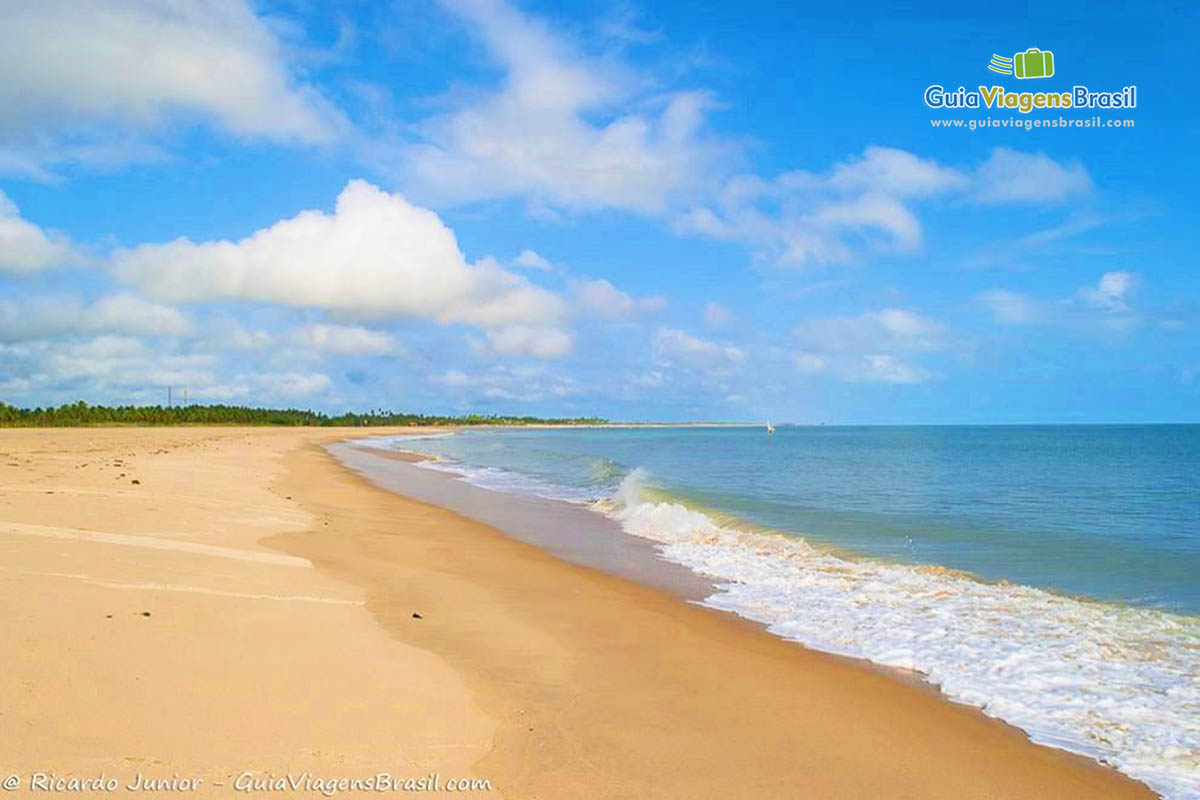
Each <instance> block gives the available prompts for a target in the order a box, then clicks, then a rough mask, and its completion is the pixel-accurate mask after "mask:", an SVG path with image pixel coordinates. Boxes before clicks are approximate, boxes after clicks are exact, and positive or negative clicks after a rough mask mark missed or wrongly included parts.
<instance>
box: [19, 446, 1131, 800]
mask: <svg viewBox="0 0 1200 800" xmlns="http://www.w3.org/2000/svg"><path fill="white" fill-rule="evenodd" d="M371 433H379V431H372V432H371ZM345 436H346V432H344V431H343V432H331V431H314V430H303V429H301V430H296V429H289V430H270V429H249V430H244V429H242V430H239V429H103V430H98V429H75V430H45V431H0V453H2V454H3V457H0V553H2V554H3V556H2V559H0V566H2V568H3V569H2V571H0V575H3V577H4V580H3V581H2V582H0V613H2V614H3V615H4V618H5V621H6V624H5V625H4V626H3V627H2V628H0V647H2V648H3V651H4V652H5V653H7V654H13V656H11V657H10V658H9V659H8V663H7V664H6V668H5V670H3V672H2V673H0V713H2V715H3V716H2V717H0V720H2V721H3V724H0V754H2V755H0V759H2V760H3V761H4V763H3V764H0V769H2V770H8V771H10V772H12V773H14V774H17V773H20V774H27V773H29V772H31V771H33V770H35V769H40V770H43V771H49V770H57V771H58V772H60V773H73V774H90V773H93V772H95V771H98V770H107V771H108V773H109V774H114V773H115V774H117V775H119V776H121V777H122V778H132V776H133V774H134V773H135V772H137V771H138V770H143V771H157V773H158V774H161V773H167V775H168V776H169V774H170V773H172V772H175V773H179V774H191V773H196V774H203V775H205V776H206V777H208V778H209V779H210V780H216V779H221V778H222V777H223V778H224V779H226V780H228V779H229V778H230V777H232V776H235V775H236V774H237V773H238V772H240V771H242V770H246V769H253V770H256V771H260V772H262V771H274V772H276V773H278V772H281V771H284V770H302V769H305V770H311V771H312V772H313V773H314V774H322V775H340V774H359V773H362V772H374V771H378V770H390V772H392V773H405V774H410V775H417V774H422V773H427V772H433V771H437V772H440V773H441V774H442V775H443V776H447V775H455V776H467V775H470V776H475V777H482V778H487V779H490V780H491V781H492V782H493V783H494V784H495V786H496V787H497V788H498V789H499V791H500V792H501V793H502V794H503V795H504V796H507V797H520V798H547V799H550V798H618V797H619V798H680V797H697V798H709V797H711V798H728V797H734V798H738V797H745V798H749V797H755V798H763V797H778V798H803V797H813V798H864V797H886V798H951V797H953V798H1048V797H1053V798H1089V799H1090V798H1097V797H1104V798H1135V797H1136V798H1147V797H1152V796H1153V795H1152V794H1151V793H1150V792H1149V791H1147V790H1146V789H1145V788H1144V787H1142V786H1140V785H1139V784H1136V783H1134V782H1132V781H1129V780H1126V779H1124V778H1123V777H1121V776H1120V775H1118V774H1117V773H1115V772H1113V771H1111V770H1108V769H1105V768H1103V767H1101V766H1099V765H1097V764H1094V763H1092V762H1089V761H1087V760H1086V759H1083V758H1079V757H1076V756H1072V755H1070V754H1067V753H1063V752H1060V751H1055V750H1051V749H1049V748H1045V747H1040V746H1036V745H1032V744H1030V743H1029V742H1028V740H1027V739H1026V738H1025V737H1024V735H1023V734H1022V733H1021V732H1020V731H1017V730H1016V729H1013V728H1011V727H1009V726H1006V725H1004V724H1002V723H999V722H997V721H995V720H991V719H988V718H986V717H984V716H983V715H982V714H980V713H978V712H976V711H974V710H972V709H969V708H965V707H962V706H957V705H954V704H951V703H948V702H946V701H944V700H943V699H941V698H940V697H938V696H937V695H936V694H935V693H934V692H933V691H931V690H929V689H928V688H927V687H919V686H912V685H906V684H905V683H903V682H900V681H897V680H894V679H892V678H890V677H888V676H886V675H882V674H880V673H879V672H877V671H874V670H870V669H865V668H863V667H861V666H859V665H856V664H855V663H854V662H849V661H846V660H844V659H838V658H835V657H831V656H826V655H824V654H820V653H815V652H811V651H808V650H805V649H803V648H801V647H798V646H796V645H793V644H789V643H787V642H783V641H782V640H779V639H776V638H775V637H772V636H770V635H769V634H766V633H765V632H763V631H761V630H759V629H758V628H756V627H755V626H752V625H749V624H746V623H744V622H741V621H739V620H737V619H735V618H733V617H730V616H728V615H724V614H720V613H716V612H713V611H711V610H708V609H704V608H700V607H697V606H695V605H690V604H688V603H685V602H683V601H681V600H680V599H678V598H677V597H675V596H673V595H672V594H670V593H669V592H667V591H663V590H661V589H658V588H653V587H651V586H646V585H642V584H640V583H637V582H634V581H631V580H628V579H627V578H624V577H621V576H620V575H614V574H608V573H606V572H604V571H600V570H597V569H591V568H586V567H583V566H579V565H576V564H572V563H568V562H565V561H564V560H562V559H560V558H557V557H555V556H554V555H551V554H550V553H549V552H547V551H546V550H545V549H542V548H541V547H538V546H534V545H532V544H529V543H527V542H523V541H519V540H517V539H514V538H512V537H510V536H506V535H504V534H503V533H501V532H500V531H498V530H496V529H495V528H493V527H489V526H487V525H484V524H482V523H481V522H478V521H475V520H471V519H467V518H466V517H463V516H460V515H458V514H455V513H453V512H451V511H448V510H446V509H443V508H439V507H436V506H433V505H429V504H426V503H422V502H419V501H415V500H412V499H407V498H405V497H402V496H400V495H398V494H396V493H394V492H391V491H386V490H384V489H382V488H379V487H377V486H374V485H372V484H370V483H369V482H368V481H367V480H365V479H364V478H363V477H362V476H361V475H359V474H356V473H355V472H353V471H352V470H350V469H349V468H347V467H345V466H343V465H342V464H340V463H338V462H337V461H336V460H335V459H334V458H333V456H332V455H331V454H330V453H329V452H327V451H326V450H325V449H324V447H323V445H325V444H328V443H330V442H331V440H333V439H337V438H345ZM118 462H119V463H118ZM122 473H124V474H123V475H122ZM134 479H137V480H139V483H138V484H133V483H132V482H131V481H132V480H134ZM396 488H403V487H396ZM49 492H53V494H49ZM517 522H519V520H517ZM113 537H117V538H113ZM122 537H129V538H135V539H138V540H139V541H137V542H130V541H127V540H126V539H125V538H122ZM210 548H212V549H210ZM146 611H149V612H151V616H148V617H147V616H143V612H146ZM196 794H197V793H193V796H195V795H196ZM198 794H200V795H205V796H230V795H232V794H233V792H232V791H230V790H228V789H227V788H225V789H217V788H213V787H205V789H203V790H201V791H200V792H199V793H198ZM476 796H482V795H476Z"/></svg>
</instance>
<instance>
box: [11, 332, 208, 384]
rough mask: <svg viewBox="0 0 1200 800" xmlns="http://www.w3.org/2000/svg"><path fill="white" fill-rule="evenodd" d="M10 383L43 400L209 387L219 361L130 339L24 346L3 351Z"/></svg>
mask: <svg viewBox="0 0 1200 800" xmlns="http://www.w3.org/2000/svg"><path fill="white" fill-rule="evenodd" d="M0 355H3V360H4V361H5V362H6V365H7V366H8V372H9V375H11V376H12V378H10V380H14V381H15V382H17V383H19V385H20V389H21V390H24V391H32V392H36V393H38V394H39V396H44V395H45V393H47V392H49V391H54V390H60V389H65V390H68V391H74V392H76V393H77V394H78V392H79V391H80V390H86V391H87V392H88V393H89V394H95V393H96V392H101V393H102V392H107V391H112V390H117V391H120V392H122V393H124V392H126V391H129V390H133V391H144V390H146V389H147V387H167V386H181V385H193V386H203V385H209V384H211V383H212V382H213V380H214V368H215V366H216V359H215V357H214V356H212V355H207V354H180V353H175V352H170V351H162V350H158V349H155V348H152V347H149V346H148V345H147V344H146V343H144V342H143V341H141V340H140V339H137V338H134V337H130V336H118V335H107V334H106V335H101V336H97V337H95V338H91V339H87V340H83V341H72V342H65V343H64V342H47V341H37V342H21V343H18V344H11V345H0Z"/></svg>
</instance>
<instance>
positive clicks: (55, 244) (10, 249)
mask: <svg viewBox="0 0 1200 800" xmlns="http://www.w3.org/2000/svg"><path fill="white" fill-rule="evenodd" d="M0 74H2V73H0ZM78 258H80V255H79V253H78V252H77V251H76V250H75V248H74V247H73V246H72V244H71V242H70V240H69V239H68V238H67V237H66V236H63V235H62V234H58V233H54V232H52V231H45V230H43V229H41V228H39V227H38V226H37V225H34V224H33V223H32V222H29V221H28V220H25V219H22V218H21V214H20V211H19V210H18V209H17V205H16V203H14V202H13V201H12V200H10V199H9V198H8V196H7V195H6V194H4V192H2V191H0V273H4V272H8V273H11V274H17V275H27V274H30V273H33V272H37V271H38V270H42V269H47V268H49V267H58V266H63V265H64V264H67V263H69V262H71V261H72V260H75V259H78Z"/></svg>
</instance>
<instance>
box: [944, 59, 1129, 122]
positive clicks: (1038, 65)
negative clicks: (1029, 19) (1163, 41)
mask: <svg viewBox="0 0 1200 800" xmlns="http://www.w3.org/2000/svg"><path fill="white" fill-rule="evenodd" d="M987 68H988V69H989V70H991V71H992V72H995V73H998V74H1000V75H1011V76H1013V77H1014V78H1018V79H1020V80H1027V79H1029V78H1053V77H1055V75H1056V72H1055V64H1054V53H1052V52H1050V51H1049V50H1039V49H1038V48H1036V47H1031V48H1029V49H1028V50H1025V51H1024V52H1020V53H1014V54H1013V56H1012V58H1009V57H1008V56H1002V55H1000V54H999V53H995V54H993V55H992V59H991V61H989V62H988V65H987ZM1037 88H1038V91H1023V90H1015V91H1014V90H1010V89H1008V88H1006V87H1004V86H999V85H996V84H993V85H991V86H985V85H982V84H980V85H978V86H977V87H976V88H975V89H968V88H967V87H966V86H962V85H960V86H958V87H957V89H948V88H947V87H946V86H945V85H944V84H941V83H935V84H931V85H930V86H929V87H928V88H926V89H925V105H926V106H928V107H929V108H938V109H989V110H995V111H1016V112H1017V113H1019V114H1035V115H1037V114H1041V113H1044V112H1049V113H1060V112H1061V111H1063V110H1067V109H1074V110H1076V111H1082V110H1085V109H1086V110H1092V109H1096V110H1109V109H1118V108H1137V100H1138V97H1137V86H1132V85H1131V86H1125V87H1123V88H1121V89H1118V90H1116V91H1099V92H1097V91H1093V90H1092V89H1090V88H1089V87H1087V86H1086V85H1083V84H1079V83H1076V84H1073V85H1070V86H1055V85H1054V84H1053V83H1051V84H1049V85H1044V86H1039V87H1037Z"/></svg>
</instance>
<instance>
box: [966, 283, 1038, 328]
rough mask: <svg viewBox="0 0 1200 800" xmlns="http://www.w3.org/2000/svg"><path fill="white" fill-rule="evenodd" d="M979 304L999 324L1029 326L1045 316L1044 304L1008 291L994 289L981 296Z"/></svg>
mask: <svg viewBox="0 0 1200 800" xmlns="http://www.w3.org/2000/svg"><path fill="white" fill-rule="evenodd" d="M978 300H979V302H980V303H981V304H982V305H983V306H984V308H986V309H987V310H988V311H990V312H991V313H992V316H993V317H994V318H995V320H996V321H997V322H1003V323H1006V324H1008V325H1029V324H1031V323H1034V322H1038V321H1039V320H1041V319H1042V318H1043V316H1044V309H1043V307H1042V304H1041V303H1039V302H1038V301H1036V300H1034V299H1033V298H1031V297H1029V296H1027V295H1024V294H1021V293H1020V292H1012V291H1009V290H1008V289H992V290H990V291H987V292H983V293H982V294H980V295H979V298H978Z"/></svg>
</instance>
